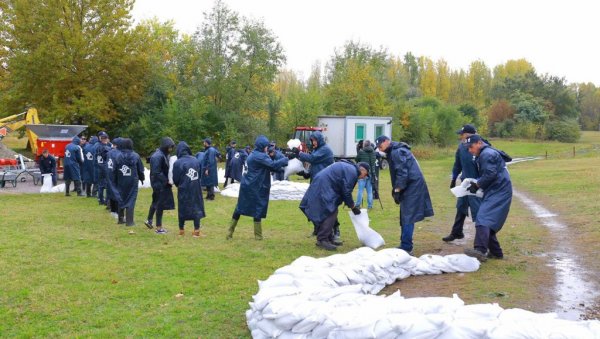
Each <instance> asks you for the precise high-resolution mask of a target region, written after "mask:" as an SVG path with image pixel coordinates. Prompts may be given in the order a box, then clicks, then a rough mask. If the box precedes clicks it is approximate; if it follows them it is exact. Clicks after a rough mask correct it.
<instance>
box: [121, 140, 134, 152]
mask: <svg viewBox="0 0 600 339" xmlns="http://www.w3.org/2000/svg"><path fill="white" fill-rule="evenodd" d="M117 148H119V149H120V150H123V151H125V150H128V151H133V140H131V139H129V138H122V139H121V144H120V145H117Z"/></svg>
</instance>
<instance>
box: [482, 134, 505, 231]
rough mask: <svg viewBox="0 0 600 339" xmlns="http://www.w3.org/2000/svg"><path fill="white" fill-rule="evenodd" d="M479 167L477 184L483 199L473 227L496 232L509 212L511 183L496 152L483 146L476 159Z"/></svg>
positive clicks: (487, 146) (500, 157) (502, 161)
mask: <svg viewBox="0 0 600 339" xmlns="http://www.w3.org/2000/svg"><path fill="white" fill-rule="evenodd" d="M476 161H477V166H478V167H479V178H478V179H477V184H478V185H479V187H480V188H481V189H482V190H483V199H482V200H481V206H479V213H478V214H477V219H476V220H475V226H486V227H489V228H491V229H492V230H494V231H496V232H498V231H499V230H500V229H501V228H502V226H503V225H504V222H505V221H506V218H507V217H508V212H509V211H510V203H511V201H512V183H511V181H510V175H509V174H508V169H507V168H506V163H505V162H504V160H503V159H502V156H500V153H498V151H496V150H494V149H493V148H491V147H490V146H489V145H484V147H483V148H482V149H481V152H480V153H479V156H478V157H477V158H476Z"/></svg>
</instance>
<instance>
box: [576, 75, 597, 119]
mask: <svg viewBox="0 0 600 339" xmlns="http://www.w3.org/2000/svg"><path fill="white" fill-rule="evenodd" d="M577 101H578V102H579V108H580V110H581V116H580V118H579V119H580V121H581V127H582V129H584V130H587V131H597V130H598V129H600V88H597V87H596V86H595V85H594V84H592V83H587V84H580V85H579V90H578V95H577Z"/></svg>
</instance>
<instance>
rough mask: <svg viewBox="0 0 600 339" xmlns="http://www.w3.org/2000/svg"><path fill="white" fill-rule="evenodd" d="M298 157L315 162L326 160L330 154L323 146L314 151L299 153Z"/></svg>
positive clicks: (304, 160)
mask: <svg viewBox="0 0 600 339" xmlns="http://www.w3.org/2000/svg"><path fill="white" fill-rule="evenodd" d="M298 157H299V158H300V161H303V162H309V163H311V164H313V163H320V162H322V161H325V160H326V159H327V157H328V154H327V152H324V150H323V147H320V148H319V149H317V150H315V151H314V152H312V153H304V152H300V154H298Z"/></svg>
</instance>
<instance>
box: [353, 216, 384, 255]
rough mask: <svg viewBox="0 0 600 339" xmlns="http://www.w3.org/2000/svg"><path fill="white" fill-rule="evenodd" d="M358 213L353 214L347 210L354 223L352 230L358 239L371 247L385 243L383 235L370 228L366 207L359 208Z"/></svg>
mask: <svg viewBox="0 0 600 339" xmlns="http://www.w3.org/2000/svg"><path fill="white" fill-rule="evenodd" d="M360 212H361V213H360V214H359V215H354V213H352V212H348V215H350V220H352V224H353V225H354V230H355V231H356V235H357V236H358V240H360V242H361V243H362V244H363V245H365V246H368V247H370V248H372V249H376V248H379V247H381V246H383V245H385V241H384V240H383V237H382V236H381V235H380V234H379V233H377V232H375V231H374V230H373V229H372V228H370V227H369V214H368V212H367V210H366V209H364V208H363V209H361V210H360Z"/></svg>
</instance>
